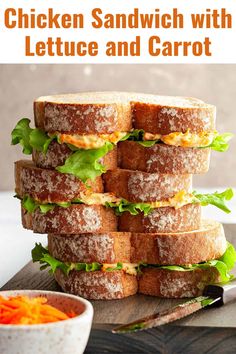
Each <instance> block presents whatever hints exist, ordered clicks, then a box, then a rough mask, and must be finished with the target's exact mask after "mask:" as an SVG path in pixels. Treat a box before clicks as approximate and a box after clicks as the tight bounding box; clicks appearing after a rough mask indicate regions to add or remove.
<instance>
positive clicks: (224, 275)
mask: <svg viewBox="0 0 236 354" xmlns="http://www.w3.org/2000/svg"><path fill="white" fill-rule="evenodd" d="M32 259H33V262H39V263H40V264H41V267H40V269H41V270H43V269H46V268H48V267H49V268H50V271H51V272H52V273H54V272H55V271H56V270H57V269H61V270H62V271H63V272H64V273H65V274H66V275H68V274H69V273H70V271H71V270H77V271H86V272H91V271H97V270H100V271H104V272H110V271H115V270H121V271H124V272H125V273H127V274H130V275H138V274H139V273H141V272H142V268H143V267H155V268H157V269H164V270H165V269H166V270H169V271H178V272H179V271H181V272H191V271H195V270H197V269H209V268H215V269H216V270H217V271H218V273H219V275H220V279H221V282H229V281H230V280H231V279H232V278H233V277H234V276H233V275H231V274H230V271H231V270H232V269H233V267H234V264H235V262H236V251H235V248H234V247H233V245H232V244H230V243H228V244H227V249H226V251H225V253H224V254H223V255H222V256H221V257H220V258H219V259H215V260H209V261H207V262H203V263H198V264H187V265H160V264H144V263H142V261H141V260H140V263H120V262H118V263H115V264H101V263H97V262H93V263H64V262H61V261H59V260H58V259H56V258H54V257H52V256H51V255H50V254H49V252H48V250H47V249H46V248H44V247H43V246H42V245H41V243H39V244H37V243H36V245H35V247H34V249H33V250H32Z"/></svg>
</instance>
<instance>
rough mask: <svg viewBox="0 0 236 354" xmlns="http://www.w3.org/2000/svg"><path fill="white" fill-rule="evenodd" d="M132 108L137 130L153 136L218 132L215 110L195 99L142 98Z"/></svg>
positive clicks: (153, 96)
mask: <svg viewBox="0 0 236 354" xmlns="http://www.w3.org/2000/svg"><path fill="white" fill-rule="evenodd" d="M132 107H133V126H134V128H135V129H143V130H145V131H147V132H150V133H153V134H163V135H165V134H169V133H171V132H186V131H187V130H188V129H189V131H191V132H195V133H198V132H202V131H212V130H214V129H215V117H216V107H215V106H213V105H209V104H206V103H204V102H203V101H201V100H199V99H196V98H191V97H171V96H155V95H140V96H139V97H137V98H136V99H135V101H133V102H132Z"/></svg>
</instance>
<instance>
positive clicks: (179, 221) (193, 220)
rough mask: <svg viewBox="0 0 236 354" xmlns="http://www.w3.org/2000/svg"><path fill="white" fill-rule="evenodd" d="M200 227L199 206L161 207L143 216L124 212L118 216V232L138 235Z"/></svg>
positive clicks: (182, 230)
mask: <svg viewBox="0 0 236 354" xmlns="http://www.w3.org/2000/svg"><path fill="white" fill-rule="evenodd" d="M200 225H201V206H200V204H197V203H196V204H186V205H184V206H183V207H181V208H179V209H175V208H172V207H161V208H156V209H153V211H151V213H150V214H148V215H147V216H144V214H143V213H140V214H138V215H131V214H130V213H129V212H124V213H122V214H121V215H120V216H119V219H118V228H119V231H128V232H138V233H158V232H165V233H166V232H184V231H192V230H196V229H198V228H199V227H200Z"/></svg>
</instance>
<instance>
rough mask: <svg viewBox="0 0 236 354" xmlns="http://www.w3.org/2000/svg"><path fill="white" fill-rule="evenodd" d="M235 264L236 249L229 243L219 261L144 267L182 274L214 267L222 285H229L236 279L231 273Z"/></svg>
mask: <svg viewBox="0 0 236 354" xmlns="http://www.w3.org/2000/svg"><path fill="white" fill-rule="evenodd" d="M235 262H236V251H235V248H234V246H233V245H232V244H230V243H229V242H228V243H227V249H226V251H225V253H224V254H223V255H222V256H221V257H220V258H219V259H215V260H211V261H208V262H203V263H198V264H190V265H187V266H176V265H166V266H160V265H143V266H148V267H149V266H150V267H157V268H161V269H167V270H172V271H181V272H191V271H194V270H196V269H209V268H211V267H214V268H216V269H217V271H218V272H219V274H220V281H221V282H222V283H227V282H229V281H230V280H232V279H233V278H234V276H233V275H232V274H230V273H229V272H230V271H231V270H232V269H233V267H234V265H235Z"/></svg>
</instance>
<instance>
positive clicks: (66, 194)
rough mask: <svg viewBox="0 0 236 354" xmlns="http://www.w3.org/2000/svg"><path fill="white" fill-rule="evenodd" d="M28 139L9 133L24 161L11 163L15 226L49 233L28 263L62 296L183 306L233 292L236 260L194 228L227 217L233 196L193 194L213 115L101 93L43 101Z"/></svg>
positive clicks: (189, 105) (211, 139)
mask: <svg viewBox="0 0 236 354" xmlns="http://www.w3.org/2000/svg"><path fill="white" fill-rule="evenodd" d="M34 119H35V128H31V127H30V121H29V119H27V118H23V119H21V120H20V121H19V122H18V123H17V125H16V127H15V128H14V130H13V131H12V144H14V145H15V144H18V143H19V144H21V145H22V147H23V152H24V153H25V154H28V155H29V154H32V161H30V160H20V161H17V162H16V163H15V183H16V196H17V197H18V198H19V199H20V200H21V207H22V224H23V226H24V227H25V228H26V229H31V230H33V231H34V232H36V233H47V234H48V247H47V248H44V247H43V246H42V245H41V244H36V246H35V248H34V249H33V250H32V257H33V261H34V262H39V263H40V267H41V269H45V268H47V267H49V268H50V271H51V272H52V273H53V275H54V277H55V279H56V281H57V282H58V284H59V285H60V286H61V288H62V289H63V290H64V291H66V292H69V293H73V294H77V295H80V296H82V297H85V298H88V299H120V298H124V297H126V296H129V295H133V294H136V293H141V294H147V295H153V296H159V297H167V298H181V297H193V296H198V295H200V294H201V293H202V290H203V288H204V286H205V285H206V284H209V283H217V282H227V281H230V279H231V275H230V271H231V269H232V268H233V266H234V262H235V261H236V252H235V250H234V248H233V246H232V245H231V244H229V243H227V241H226V238H225V235H224V230H223V227H222V225H221V224H220V223H218V222H216V221H213V220H202V218H201V209H202V207H204V206H206V205H208V204H212V205H215V206H216V207H218V208H220V209H222V211H225V212H230V210H229V209H228V207H227V205H226V203H225V202H226V201H227V200H229V199H231V198H232V196H233V191H232V190H231V189H227V190H225V191H224V192H221V193H217V192H215V193H213V194H200V193H198V192H196V191H193V190H192V175H193V174H203V173H206V172H207V171H208V168H209V161H210V153H211V149H214V150H218V151H226V150H227V148H228V140H229V139H230V138H231V134H229V133H225V134H222V135H220V134H218V133H217V131H216V130H215V107H214V106H212V105H209V104H206V103H204V102H203V101H201V100H198V99H193V98H178V97H162V96H154V95H145V94H132V93H118V92H100V93H79V94H68V95H57V96H45V97H40V98H38V99H37V100H35V102H34Z"/></svg>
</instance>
